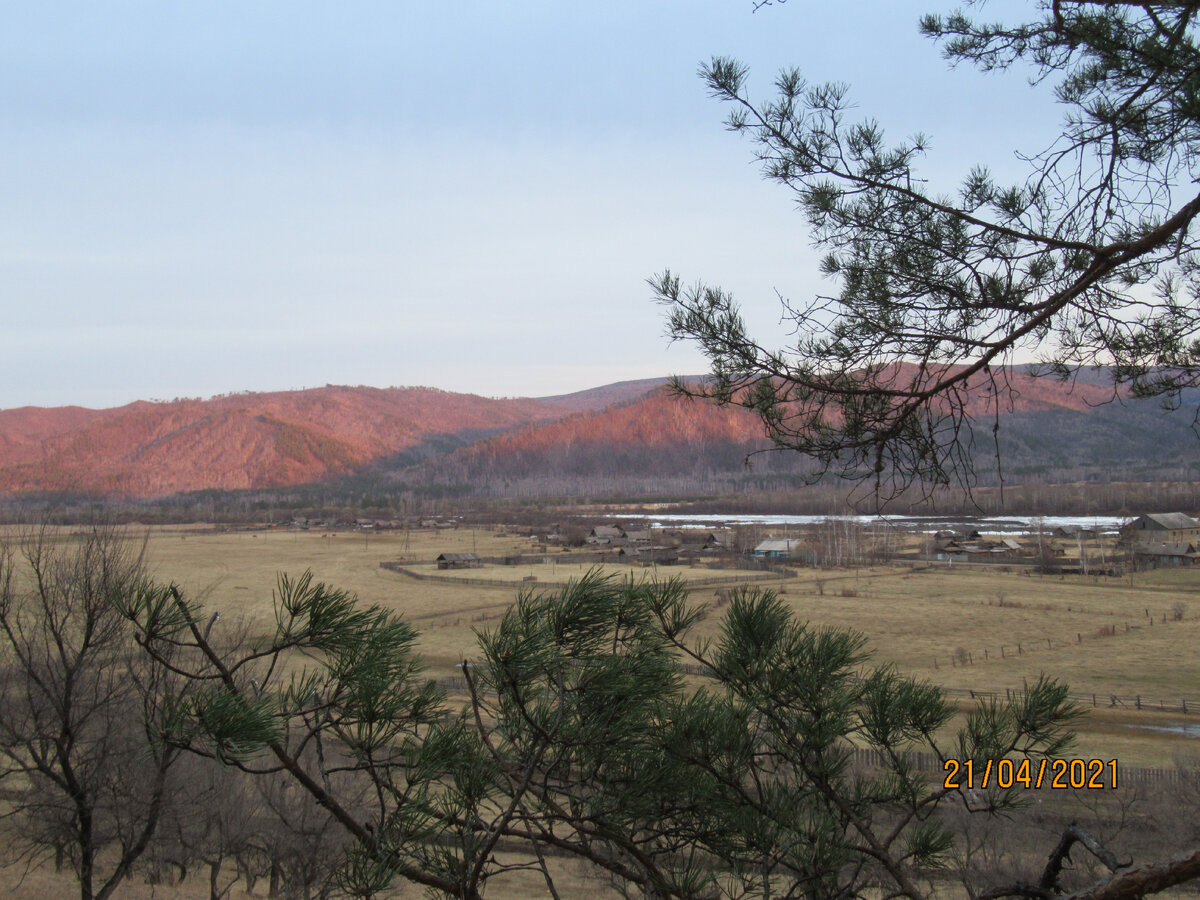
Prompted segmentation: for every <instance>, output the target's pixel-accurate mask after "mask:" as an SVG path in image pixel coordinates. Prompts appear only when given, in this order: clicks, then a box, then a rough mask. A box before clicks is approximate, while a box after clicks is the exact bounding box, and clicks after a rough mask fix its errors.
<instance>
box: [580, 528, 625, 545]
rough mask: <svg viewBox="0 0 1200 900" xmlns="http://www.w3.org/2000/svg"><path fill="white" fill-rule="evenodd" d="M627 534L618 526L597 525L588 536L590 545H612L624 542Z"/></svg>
mask: <svg viewBox="0 0 1200 900" xmlns="http://www.w3.org/2000/svg"><path fill="white" fill-rule="evenodd" d="M624 538H625V532H624V531H622V530H621V528H620V526H618V525H597V526H596V527H595V528H593V529H592V530H591V532H590V533H589V534H588V536H587V542H588V543H589V544H612V543H615V542H616V541H620V540H623V539H624Z"/></svg>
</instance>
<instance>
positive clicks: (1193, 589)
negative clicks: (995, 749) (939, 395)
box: [147, 527, 1200, 766]
mask: <svg viewBox="0 0 1200 900" xmlns="http://www.w3.org/2000/svg"><path fill="white" fill-rule="evenodd" d="M535 550H536V545H535V544H534V542H533V541H532V540H531V539H529V538H525V537H519V536H516V535H512V534H507V533H506V532H505V531H504V530H503V529H496V530H488V529H482V528H480V529H471V528H465V527H464V528H459V529H448V530H440V531H432V530H413V531H411V532H408V533H404V532H386V531H384V532H378V533H372V532H347V531H318V530H313V531H251V532H244V531H242V532H216V531H213V530H212V529H211V528H198V527H197V528H158V529H155V530H153V531H151V532H150V535H149V543H148V547H147V552H148V559H149V562H150V566H151V569H152V571H153V572H154V574H155V575H156V577H158V578H159V579H161V580H164V581H171V580H173V581H175V582H177V583H178V584H179V585H180V586H181V587H182V588H184V590H185V591H187V592H188V593H189V594H190V595H191V596H194V597H201V598H202V599H203V602H204V604H205V606H206V607H207V608H209V609H215V610H219V611H220V612H221V614H222V616H223V617H225V616H229V615H231V616H232V617H233V618H234V619H237V618H245V619H247V620H248V621H249V623H250V625H251V627H252V628H253V629H260V628H266V627H268V625H269V623H270V622H271V621H272V615H273V612H272V591H273V589H274V586H275V584H276V579H277V577H278V575H279V574H280V573H281V572H285V573H288V574H290V575H299V574H300V573H301V572H303V571H305V570H306V569H311V570H312V572H313V574H314V576H315V578H316V579H318V580H320V581H325V582H327V583H329V584H331V585H335V586H337V587H341V588H345V589H347V590H351V591H353V592H354V593H356V594H357V595H358V597H359V598H360V599H361V600H362V601H364V602H366V603H371V604H378V605H380V606H383V607H386V608H388V609H393V610H395V611H397V612H399V613H400V614H402V615H403V616H404V617H405V618H407V619H408V620H409V621H411V622H412V623H413V624H414V625H415V626H416V627H417V628H418V629H419V630H420V632H421V643H420V647H421V652H422V654H423V656H424V659H425V661H426V664H427V666H428V669H429V673H430V674H431V675H432V676H434V677H445V676H451V675H454V674H455V673H456V671H457V670H456V665H457V664H458V663H461V662H462V661H463V660H464V659H469V658H470V657H471V656H472V655H473V654H474V652H475V632H476V631H477V630H479V629H485V628H487V627H489V624H494V622H495V620H498V619H499V617H500V616H502V615H503V613H504V610H505V609H506V608H507V607H508V606H509V604H511V603H512V601H513V599H514V598H515V597H516V595H517V592H518V591H519V590H521V589H528V590H553V588H552V587H549V586H548V585H547V584H546V582H561V581H565V580H566V579H568V578H570V577H578V576H580V575H582V574H583V573H584V572H585V571H586V570H587V569H588V568H589V565H587V564H584V563H550V564H539V565H535V566H529V565H525V566H499V565H486V566H484V567H482V568H479V569H465V570H454V571H450V572H438V571H437V570H436V567H435V566H434V565H433V564H432V560H433V559H434V558H435V557H436V556H437V555H438V554H439V553H444V552H458V553H463V552H475V553H478V554H479V555H480V556H501V555H506V554H515V553H518V552H534V551H535ZM385 561H386V562H401V563H402V564H403V565H405V567H407V568H411V569H412V570H413V571H417V572H422V573H425V574H430V575H443V576H451V577H454V578H462V579H478V580H479V581H480V582H486V581H505V582H512V584H511V586H504V585H496V584H486V583H478V584H464V583H459V582H441V581H437V580H432V579H431V580H416V579H413V578H409V577H405V576H404V575H402V574H399V573H396V572H393V571H389V570H387V569H383V568H381V567H380V563H381V562H385ZM606 568H607V570H608V571H611V572H612V573H614V574H619V575H622V576H629V575H632V577H634V578H651V577H660V578H665V577H671V576H680V577H683V578H685V579H686V578H689V577H691V578H693V579H696V578H710V577H714V576H717V577H737V575H738V574H739V573H738V572H737V571H732V570H720V571H713V570H710V569H707V568H688V567H683V566H660V567H658V568H657V569H642V568H630V567H628V566H621V565H609V566H607V567H606ZM743 574H749V573H743ZM530 575H533V576H534V577H536V578H537V579H538V581H537V582H533V583H522V579H523V578H525V577H528V576H530ZM759 586H760V587H762V588H770V589H774V590H777V591H779V592H780V593H781V595H782V596H783V597H784V599H786V600H787V602H788V603H789V604H790V605H791V606H792V608H793V609H795V611H796V614H797V615H798V616H800V617H801V618H802V619H804V620H807V621H808V622H810V623H811V624H812V625H814V626H828V627H842V628H854V629H857V630H859V631H862V632H863V633H864V634H866V636H867V638H868V641H869V647H870V649H871V651H872V653H873V659H874V660H875V661H876V662H881V663H889V664H893V665H895V666H896V667H897V668H898V669H899V670H900V671H901V672H904V673H906V674H910V675H913V676H915V677H918V678H922V679H928V680H930V681H932V682H934V683H936V684H940V685H942V686H944V687H946V688H948V689H950V690H951V691H952V697H954V698H955V699H957V700H959V701H961V702H962V703H963V704H964V705H968V704H970V703H971V702H972V701H971V695H970V692H971V691H974V692H976V694H988V693H998V694H999V695H1000V696H1004V694H1005V692H1006V691H1009V690H1019V689H1021V688H1022V686H1023V685H1024V684H1025V683H1026V682H1028V681H1033V680H1035V679H1036V678H1037V677H1039V675H1041V674H1042V673H1046V674H1048V675H1052V676H1054V677H1056V678H1059V679H1061V680H1064V681H1066V682H1067V683H1068V684H1069V685H1070V687H1071V691H1072V694H1074V695H1076V696H1077V698H1078V702H1080V703H1081V704H1082V705H1085V706H1086V708H1087V709H1088V715H1087V717H1086V718H1084V719H1083V720H1081V722H1080V723H1079V728H1078V731H1079V735H1080V740H1079V746H1078V752H1079V755H1080V756H1085V757H1086V756H1103V757H1104V758H1106V759H1107V758H1112V757H1114V756H1116V757H1118V758H1119V759H1120V760H1121V761H1122V763H1123V764H1125V765H1133V766H1170V765H1172V762H1173V759H1174V758H1175V757H1176V756H1178V755H1180V754H1187V753H1189V751H1191V750H1192V748H1194V747H1197V743H1196V738H1195V737H1189V736H1186V735H1184V734H1182V733H1178V732H1177V731H1175V730H1172V729H1175V728H1177V726H1179V725H1190V727H1191V730H1192V732H1193V734H1194V733H1195V731H1196V729H1197V727H1198V726H1200V717H1198V715H1200V658H1198V657H1197V653H1196V648H1197V647H1200V571H1186V570H1156V571H1149V572H1144V573H1136V574H1135V575H1133V576H1132V578H1130V577H1128V576H1126V577H1122V578H1113V577H1109V576H1078V575H1075V576H1058V575H1041V574H1037V573H1035V572H1034V571H1033V570H1032V569H1028V568H1019V567H1005V566H963V565H959V564H955V565H953V566H947V565H946V564H945V563H934V564H924V565H917V566H911V565H906V566H878V567H872V568H859V569H808V568H800V569H798V570H796V575H795V577H792V578H787V579H780V580H778V581H774V582H765V583H761V584H760V585H759ZM728 589H729V588H728V587H727V586H723V587H714V586H703V587H697V588H696V589H694V590H693V593H692V599H693V601H694V602H696V603H698V604H703V605H707V606H708V608H709V615H707V616H706V618H705V620H704V621H703V622H701V624H700V625H699V626H698V627H697V628H696V630H695V632H694V634H695V636H696V637H698V638H700V637H705V636H707V635H710V634H712V633H714V632H715V630H716V629H717V628H718V627H719V624H720V621H721V615H720V613H721V610H720V605H721V603H722V599H721V598H722V595H723V594H725V593H727V592H728ZM1093 697H1094V703H1095V705H1094V706H1093V705H1092V702H1093V701H1092V698H1093ZM1114 697H1115V698H1116V700H1115V701H1114V699H1113V698H1114ZM1137 698H1140V703H1141V705H1142V707H1143V708H1142V709H1138V708H1137V707H1136V704H1137V703H1138V702H1139V700H1138V699H1137ZM1184 704H1186V706H1187V708H1188V710H1189V712H1188V713H1187V714H1184V713H1183V705H1184ZM1160 705H1161V706H1162V707H1166V708H1167V709H1165V710H1164V711H1162V712H1158V711H1147V709H1148V708H1155V709H1157V708H1158V707H1159V706H1160Z"/></svg>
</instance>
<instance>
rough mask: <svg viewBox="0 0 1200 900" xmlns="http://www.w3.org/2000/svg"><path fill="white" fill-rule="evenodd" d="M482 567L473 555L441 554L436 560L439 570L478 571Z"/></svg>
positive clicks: (481, 561) (479, 560)
mask: <svg viewBox="0 0 1200 900" xmlns="http://www.w3.org/2000/svg"><path fill="white" fill-rule="evenodd" d="M482 565H483V560H481V559H480V558H479V557H478V556H477V555H475V554H474V553H442V554H440V555H439V556H438V558H437V567H438V568H439V569H478V568H479V567H480V566H482Z"/></svg>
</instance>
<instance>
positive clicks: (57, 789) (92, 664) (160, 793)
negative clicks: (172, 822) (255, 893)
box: [0, 526, 186, 900]
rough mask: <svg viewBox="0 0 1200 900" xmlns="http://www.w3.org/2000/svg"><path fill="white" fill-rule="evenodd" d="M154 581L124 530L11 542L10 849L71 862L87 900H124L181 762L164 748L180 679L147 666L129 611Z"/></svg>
mask: <svg viewBox="0 0 1200 900" xmlns="http://www.w3.org/2000/svg"><path fill="white" fill-rule="evenodd" d="M144 579H145V570H144V567H143V564H142V555H141V552H140V550H139V547H138V545H137V544H136V543H134V542H131V541H130V540H129V539H127V538H126V537H125V536H123V535H122V533H121V532H120V531H119V530H118V529H116V528H115V527H112V526H98V527H95V528H92V529H91V530H90V531H88V532H87V533H86V534H84V535H82V536H69V537H68V536H61V535H56V534H53V533H52V532H51V531H50V530H48V529H42V530H40V531H38V532H35V533H32V534H29V535H26V536H25V537H24V538H23V539H20V540H9V539H5V540H4V541H2V542H0V779H2V780H3V781H4V782H5V784H6V786H8V787H10V788H11V789H12V790H13V791H14V792H15V795H16V797H17V799H16V801H15V805H14V808H13V811H12V813H11V815H12V817H13V818H14V819H16V820H17V821H16V824H17V826H18V827H16V828H14V829H13V830H12V837H11V841H12V844H13V846H14V848H15V849H16V850H17V858H18V859H22V858H23V859H25V860H27V861H30V862H32V861H36V860H37V859H38V858H39V857H41V856H43V855H45V854H52V855H53V856H54V858H55V861H56V863H57V864H58V865H59V866H60V867H61V866H62V865H63V864H64V863H65V862H66V861H68V860H69V862H70V864H71V866H72V867H73V868H74V870H75V874H76V875H77V877H78V879H79V889H80V896H81V897H82V898H83V900H104V898H107V897H109V896H111V895H112V893H113V891H114V890H116V888H117V886H118V885H119V884H120V883H121V881H122V880H123V879H124V878H125V877H126V876H127V875H128V874H129V873H130V870H131V869H132V867H133V865H134V863H135V861H136V860H137V859H138V857H139V856H140V855H141V854H142V853H143V851H144V850H145V848H146V846H147V844H148V843H149V841H150V838H151V836H152V835H153V833H154V830H155V827H156V825H157V823H158V818H159V814H160V812H161V810H162V807H163V802H164V797H165V786H166V780H167V773H168V770H169V769H170V767H171V765H172V763H173V762H174V760H175V759H176V757H177V756H178V752H179V751H178V750H176V749H174V748H171V747H168V746H166V745H165V744H164V743H162V742H161V741H157V740H154V739H153V732H154V729H155V727H156V725H155V722H156V720H158V719H159V718H160V716H162V715H163V714H164V710H163V709H162V708H161V707H160V706H159V703H160V701H161V700H162V699H163V697H165V696H166V695H165V693H164V692H163V690H162V688H163V684H162V682H163V680H164V679H165V678H167V677H169V675H170V673H169V672H168V670H166V669H164V668H162V667H157V666H149V665H147V660H146V659H145V658H144V657H143V656H142V655H140V654H138V653H137V652H136V647H135V646H134V645H133V643H132V641H131V640H130V631H129V625H128V622H127V620H126V619H124V618H123V617H122V615H121V613H120V611H119V604H118V600H119V599H120V598H122V597H126V596H128V595H130V594H132V593H133V592H135V591H136V590H137V588H138V587H139V585H140V584H141V583H142V582H143V580H144ZM182 689H183V690H186V685H184V686H183V687H182ZM102 853H103V854H104V860H105V863H106V865H105V867H103V868H102V867H101V862H100V857H101V854H102Z"/></svg>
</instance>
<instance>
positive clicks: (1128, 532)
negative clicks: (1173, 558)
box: [1121, 512, 1200, 544]
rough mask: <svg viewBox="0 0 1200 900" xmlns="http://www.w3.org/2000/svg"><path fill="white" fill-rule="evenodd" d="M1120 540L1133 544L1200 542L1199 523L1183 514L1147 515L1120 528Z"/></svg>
mask: <svg viewBox="0 0 1200 900" xmlns="http://www.w3.org/2000/svg"><path fill="white" fill-rule="evenodd" d="M1121 539H1122V540H1124V541H1129V542H1130V543H1133V544H1144V543H1168V544H1177V543H1180V542H1184V541H1187V542H1190V541H1196V540H1200V522H1198V521H1196V520H1195V519H1193V518H1192V517H1191V516H1188V515H1184V514H1183V513H1178V512H1174V513H1147V514H1146V515H1144V516H1138V517H1137V518H1136V519H1134V520H1133V521H1132V522H1130V523H1128V524H1127V525H1124V526H1122V528H1121Z"/></svg>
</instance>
